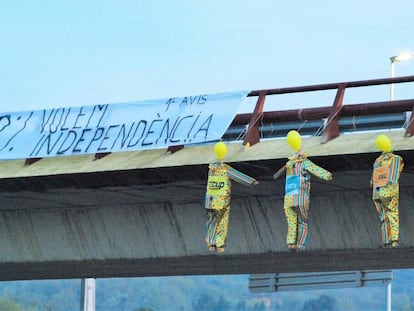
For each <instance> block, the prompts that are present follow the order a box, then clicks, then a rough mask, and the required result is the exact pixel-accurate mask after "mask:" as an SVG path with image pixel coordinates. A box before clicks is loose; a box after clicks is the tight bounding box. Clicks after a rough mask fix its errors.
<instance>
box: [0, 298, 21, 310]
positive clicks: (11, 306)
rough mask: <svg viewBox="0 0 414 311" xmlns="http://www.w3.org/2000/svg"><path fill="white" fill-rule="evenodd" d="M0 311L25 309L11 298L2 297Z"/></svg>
mask: <svg viewBox="0 0 414 311" xmlns="http://www.w3.org/2000/svg"><path fill="white" fill-rule="evenodd" d="M0 311H23V309H22V308H21V307H20V306H19V305H18V304H16V303H15V302H13V301H11V300H6V299H3V298H0Z"/></svg>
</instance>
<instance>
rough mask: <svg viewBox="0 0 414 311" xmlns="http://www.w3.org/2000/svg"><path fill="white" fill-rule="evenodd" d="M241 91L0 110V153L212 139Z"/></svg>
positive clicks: (88, 150)
mask: <svg viewBox="0 0 414 311" xmlns="http://www.w3.org/2000/svg"><path fill="white" fill-rule="evenodd" d="M247 93H248V92H247V91H241V92H231V93H220V94H210V95H208V94H204V95H197V96H187V97H179V98H168V99H160V100H147V101H139V102H132V103H124V104H105V105H95V106H80V107H67V108H57V109H46V110H36V111H25V112H14V113H0V159H24V158H44V157H55V156H65V155H79V154H94V153H104V152H119V151H132V150H145V149H156V148H166V147H169V146H177V145H187V144H195V143H204V142H209V141H214V140H218V139H220V138H221V137H222V136H223V134H224V133H225V131H226V130H227V128H228V127H229V125H230V123H231V121H232V120H233V119H234V117H235V115H236V113H237V111H238V109H239V108H240V105H241V103H242V101H243V99H244V98H245V96H246V95H247Z"/></svg>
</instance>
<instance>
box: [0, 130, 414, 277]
mask: <svg viewBox="0 0 414 311" xmlns="http://www.w3.org/2000/svg"><path fill="white" fill-rule="evenodd" d="M378 133H379V131H375V132H360V133H350V134H346V135H341V136H339V137H337V138H336V139H334V140H331V141H329V143H326V144H321V137H304V139H303V149H304V150H305V151H306V152H307V153H308V154H309V156H310V158H311V159H312V160H313V161H314V162H315V163H317V164H319V165H321V166H323V167H324V168H326V169H328V170H330V171H331V172H332V173H333V180H332V181H331V182H323V181H319V180H317V179H316V178H314V179H313V183H312V194H311V195H312V199H311V207H310V235H309V242H308V244H307V250H306V251H305V252H297V253H295V252H293V253H292V252H289V251H288V249H287V247H286V244H285V237H286V232H287V224H286V221H285V217H284V212H283V195H284V181H283V180H279V181H274V180H272V174H273V173H274V172H275V171H276V170H277V169H279V168H280V167H281V166H282V165H283V164H284V163H285V161H286V157H287V156H289V155H290V154H291V150H290V148H289V147H288V146H287V144H286V142H285V140H284V139H269V140H263V141H261V142H260V143H257V144H254V145H253V146H251V147H249V148H247V147H246V146H244V145H243V144H242V143H241V142H238V143H231V144H229V146H228V155H227V157H226V162H227V163H229V164H231V165H232V166H234V167H235V168H237V169H239V170H241V171H243V172H245V173H247V174H249V175H251V176H254V177H256V178H257V179H258V180H259V181H260V184H259V185H258V186H255V187H252V188H248V187H243V186H240V185H238V184H234V187H233V195H232V208H231V216H230V226H229V237H228V243H227V248H226V252H225V253H224V254H220V255H216V254H211V253H210V252H209V251H208V250H207V248H206V245H205V242H204V234H205V232H204V226H205V221H206V215H205V211H204V210H203V198H204V193H205V183H206V179H207V171H208V163H210V162H211V161H214V160H215V155H214V152H213V148H212V146H213V145H200V146H186V147H185V148H183V149H182V150H179V151H178V152H174V153H167V152H166V150H148V151H140V152H123V153H113V154H109V155H107V156H105V157H103V158H101V159H98V160H97V159H96V157H95V156H93V155H84V156H71V157H57V158H45V159H42V160H41V161H36V162H34V161H32V162H33V163H31V162H29V163H30V165H27V164H29V163H28V162H27V161H26V165H25V160H8V161H0V184H1V188H0V189H1V194H0V279H1V280H16V279H46V278H59V279H60V278H87V277H130V276H131V277H132V276H161V275H163V276H166V275H196V274H236V273H266V272H299V271H301V272H304V271H330V270H357V269H384V268H393V269H394V268H414V226H413V224H414V141H413V139H412V138H409V137H404V131H403V130H393V131H387V132H386V133H387V135H388V136H389V137H390V138H391V139H392V141H393V143H394V149H395V152H396V153H397V154H399V155H401V156H403V158H404V162H405V169H404V171H403V173H402V176H401V179H400V247H399V248H398V249H381V248H380V247H379V246H380V244H381V242H380V226H379V221H378V219H377V215H376V211H375V207H374V205H373V203H372V201H371V187H370V185H369V181H370V175H371V168H372V163H373V161H374V160H375V158H376V157H377V156H378V154H379V152H378V150H377V149H376V148H375V143H374V142H375V137H376V136H377V135H378Z"/></svg>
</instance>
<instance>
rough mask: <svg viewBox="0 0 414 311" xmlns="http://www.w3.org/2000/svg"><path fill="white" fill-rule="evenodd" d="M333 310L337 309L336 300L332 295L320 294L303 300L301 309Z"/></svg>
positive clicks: (304, 310)
mask: <svg viewBox="0 0 414 311" xmlns="http://www.w3.org/2000/svg"><path fill="white" fill-rule="evenodd" d="M317 310H318V311H335V310H338V302H337V300H336V298H334V297H332V296H327V295H322V296H319V297H318V298H313V299H310V300H308V301H306V302H305V304H304V305H303V308H302V311H317Z"/></svg>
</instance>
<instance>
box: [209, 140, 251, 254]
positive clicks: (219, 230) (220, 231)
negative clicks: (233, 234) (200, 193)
mask: <svg viewBox="0 0 414 311" xmlns="http://www.w3.org/2000/svg"><path fill="white" fill-rule="evenodd" d="M214 149H215V151H216V155H217V157H218V158H219V161H218V162H215V163H211V164H210V165H209V171H208V180H207V189H206V196H205V201H204V208H205V209H206V211H207V216H208V220H207V223H206V231H207V232H206V243H207V245H208V247H209V250H210V251H217V252H223V251H224V248H225V246H226V239H227V231H228V226H229V216H230V199H231V181H232V180H234V181H236V182H238V183H241V184H243V185H256V184H258V181H257V180H256V179H254V178H252V177H250V176H247V175H246V174H243V173H241V172H239V171H237V170H236V169H234V168H233V167H231V166H230V165H228V164H225V163H223V162H222V161H221V160H222V159H223V158H224V155H225V153H226V150H227V149H226V146H225V145H224V143H222V142H219V143H217V144H216V146H215V148H214Z"/></svg>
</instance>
